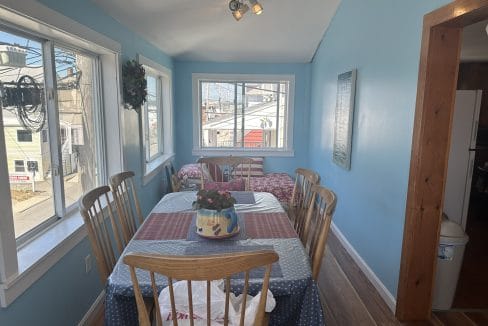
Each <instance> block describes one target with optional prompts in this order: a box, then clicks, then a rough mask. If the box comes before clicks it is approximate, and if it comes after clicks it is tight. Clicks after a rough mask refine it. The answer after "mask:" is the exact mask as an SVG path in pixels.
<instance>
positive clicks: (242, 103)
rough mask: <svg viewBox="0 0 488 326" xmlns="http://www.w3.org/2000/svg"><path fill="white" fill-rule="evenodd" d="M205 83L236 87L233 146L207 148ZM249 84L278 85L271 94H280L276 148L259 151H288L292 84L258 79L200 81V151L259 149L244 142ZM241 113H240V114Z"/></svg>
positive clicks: (286, 81)
mask: <svg viewBox="0 0 488 326" xmlns="http://www.w3.org/2000/svg"><path fill="white" fill-rule="evenodd" d="M204 83H209V84H211V83H225V84H229V85H231V84H233V85H234V108H235V109H234V127H233V137H232V138H233V146H205V144H204V137H203V133H204V128H203V127H204V126H203V123H202V122H203V121H202V119H203V111H202V107H203V96H204V94H203V93H204V91H203V84H204ZM247 84H266V85H276V86H277V90H276V91H272V90H270V92H274V93H276V94H278V96H277V100H276V116H275V118H274V120H275V121H274V124H275V125H276V132H275V137H274V146H273V145H270V146H262V147H259V148H258V149H259V150H286V149H288V142H289V141H290V140H289V139H288V136H289V135H288V132H287V129H288V122H289V94H290V91H291V87H292V85H291V84H292V82H291V81H290V80H276V81H275V80H273V81H271V80H259V79H256V80H230V79H229V80H227V79H226V80H218V79H199V80H198V94H199V95H198V124H199V126H198V127H199V128H198V129H199V148H200V149H203V150H212V149H227V150H236V149H237V150H250V149H257V148H253V147H252V146H251V147H249V146H248V147H246V146H245V141H244V135H245V131H246V125H245V121H246V114H245V109H246V108H247V106H245V102H246V97H247V96H248V94H247V93H246V87H247V86H246V85H247ZM282 85H284V86H285V87H284V89H281V86H282ZM239 88H241V90H242V94H241V101H240V105H238V104H239V101H238V95H239V92H238V91H239ZM281 93H283V95H284V97H285V101H284V103H283V105H284V117H283V118H284V119H283V122H284V124H283V126H280V123H279V120H280V105H281V103H280V94H281ZM239 111H240V112H239ZM239 116H240V122H241V123H240V126H239V125H238V120H239ZM247 116H249V114H247ZM280 127H282V128H283V131H282V132H280V129H279V128H280ZM239 129H240V131H241V133H240V134H241V135H240V137H241V141H240V142H239V143H240V144H239V145H238V144H237V143H238V141H237V138H238V136H239V135H238V130H239ZM264 129H265V128H263V138H265V137H266V133H265V131H264ZM281 133H282V134H283V144H282V145H281V146H280V145H279V137H280V134H281Z"/></svg>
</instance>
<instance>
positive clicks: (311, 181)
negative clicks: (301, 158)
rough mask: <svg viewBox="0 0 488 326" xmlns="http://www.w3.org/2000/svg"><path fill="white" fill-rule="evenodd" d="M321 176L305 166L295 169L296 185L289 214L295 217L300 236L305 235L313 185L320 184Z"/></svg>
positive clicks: (294, 221) (295, 224)
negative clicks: (306, 217)
mask: <svg viewBox="0 0 488 326" xmlns="http://www.w3.org/2000/svg"><path fill="white" fill-rule="evenodd" d="M319 181H320V176H319V175H318V174H317V173H316V172H314V171H312V170H307V169H303V168H298V169H296V170H295V185H294V186H293V194H292V196H291V200H290V204H289V214H290V215H291V216H290V217H291V218H292V219H293V225H294V227H295V230H296V231H297V233H298V235H299V236H300V238H301V237H302V236H303V229H304V226H305V216H306V214H307V209H308V207H309V206H310V201H311V200H312V186H314V185H316V184H318V183H319Z"/></svg>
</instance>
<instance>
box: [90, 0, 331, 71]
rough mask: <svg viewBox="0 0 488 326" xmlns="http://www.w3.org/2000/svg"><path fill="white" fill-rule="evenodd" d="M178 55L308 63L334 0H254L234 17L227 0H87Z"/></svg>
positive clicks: (224, 60) (239, 60) (168, 52)
mask: <svg viewBox="0 0 488 326" xmlns="http://www.w3.org/2000/svg"><path fill="white" fill-rule="evenodd" d="M92 1H93V2H94V3H96V4H97V5H98V6H100V7H101V8H102V9H103V10H105V11H106V12H107V13H108V14H109V15H111V16H112V17H114V18H115V19H117V20H118V21H120V22H121V23H122V24H123V25H125V26H127V27H129V28H130V29H131V30H133V31H135V32H137V33H138V34H140V35H141V36H143V37H144V38H145V39H147V40H148V41H150V42H151V43H153V44H154V45H156V46H157V47H159V48H160V49H162V50H163V51H164V52H165V53H167V54H169V55H170V56H173V57H175V58H176V59H179V60H194V61H216V62H263V63H267V62H275V63H279V62H282V63H283V62H310V61H311V60H312V57H313V55H314V53H315V50H316V49H317V47H318V45H319V43H320V41H321V39H322V37H323V35H324V32H325V30H326V29H327V27H328V26H329V23H330V20H331V19H332V17H333V16H334V14H335V11H336V9H337V7H338V5H339V3H340V0H306V1H299V0H259V1H260V3H261V4H262V5H263V7H264V12H263V13H262V14H261V15H259V16H257V15H254V14H252V13H251V11H248V12H247V14H246V15H245V16H244V17H243V18H242V19H241V20H240V21H239V22H237V21H235V20H234V18H233V17H232V14H231V12H230V10H229V8H228V3H229V0H138V1H134V0H92Z"/></svg>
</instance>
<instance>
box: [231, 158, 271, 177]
mask: <svg viewBox="0 0 488 326" xmlns="http://www.w3.org/2000/svg"><path fill="white" fill-rule="evenodd" d="M252 160H253V163H252V164H251V174H250V176H251V177H263V176H264V167H263V165H264V157H252ZM248 169H249V164H240V165H238V166H236V168H235V169H234V175H239V176H240V175H242V176H247V171H248Z"/></svg>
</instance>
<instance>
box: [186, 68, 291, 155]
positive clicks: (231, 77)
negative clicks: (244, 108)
mask: <svg viewBox="0 0 488 326" xmlns="http://www.w3.org/2000/svg"><path fill="white" fill-rule="evenodd" d="M216 80H218V81H233V82H235V81H237V82H246V81H247V82H249V81H259V82H261V81H262V82H277V81H287V82H289V90H288V108H287V109H288V112H287V120H288V124H287V130H286V146H285V148H282V149H280V148H276V149H274V148H263V149H256V148H252V149H251V148H240V149H229V148H202V147H200V134H201V126H200V116H201V111H200V110H201V108H200V107H199V102H200V87H199V85H198V84H199V82H200V81H216ZM192 101H193V150H192V155H194V156H200V155H209V156H212V155H234V156H250V155H256V156H283V157H284V156H286V157H292V156H295V152H294V149H293V125H294V107H295V75H286V74H283V75H262V74H207V73H205V74H202V73H193V74H192Z"/></svg>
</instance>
